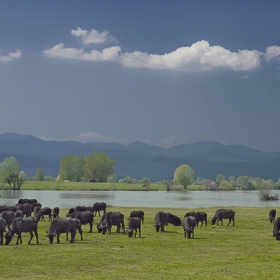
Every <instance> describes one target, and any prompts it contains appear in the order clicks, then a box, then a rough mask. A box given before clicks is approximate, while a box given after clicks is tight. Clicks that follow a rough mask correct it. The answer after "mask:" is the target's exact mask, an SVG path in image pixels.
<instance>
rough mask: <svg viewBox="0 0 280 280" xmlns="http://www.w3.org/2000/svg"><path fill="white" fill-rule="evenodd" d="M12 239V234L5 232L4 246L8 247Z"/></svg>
mask: <svg viewBox="0 0 280 280" xmlns="http://www.w3.org/2000/svg"><path fill="white" fill-rule="evenodd" d="M13 237H14V233H12V232H11V231H10V230H9V231H8V232H6V234H5V238H6V245H9V244H10V242H11V241H12V239H13Z"/></svg>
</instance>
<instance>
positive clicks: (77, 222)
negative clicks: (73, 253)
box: [66, 218, 84, 241]
mask: <svg viewBox="0 0 280 280" xmlns="http://www.w3.org/2000/svg"><path fill="white" fill-rule="evenodd" d="M68 219H73V220H75V222H76V229H77V230H78V231H79V233H80V236H81V240H84V238H83V231H82V224H81V221H80V220H79V219H76V218H68ZM66 241H68V232H67V233H66Z"/></svg>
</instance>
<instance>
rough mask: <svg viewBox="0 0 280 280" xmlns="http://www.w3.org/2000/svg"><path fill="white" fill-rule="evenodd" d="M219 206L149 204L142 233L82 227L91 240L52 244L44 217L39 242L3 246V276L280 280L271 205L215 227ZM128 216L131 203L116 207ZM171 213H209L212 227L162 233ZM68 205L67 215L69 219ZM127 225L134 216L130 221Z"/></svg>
mask: <svg viewBox="0 0 280 280" xmlns="http://www.w3.org/2000/svg"><path fill="white" fill-rule="evenodd" d="M216 209H217V208H207V209H158V208H142V210H143V211H144V212H145V221H144V224H143V226H142V237H141V238H139V237H138V235H137V237H136V238H134V237H132V238H128V236H127V234H115V233H113V232H114V231H112V234H111V235H109V234H106V235H102V234H100V233H98V232H97V229H96V224H97V223H98V221H99V219H100V218H99V217H95V221H94V223H95V225H94V230H93V233H88V231H89V226H88V225H84V226H83V232H84V240H83V241H81V240H80V237H79V234H77V235H76V241H75V243H74V244H70V243H69V242H66V239H65V234H63V235H62V236H61V238H60V240H61V243H60V244H56V243H54V244H52V245H50V244H49V242H48V239H47V237H46V236H45V232H46V230H48V227H49V222H39V241H40V244H39V245H35V239H34V240H32V241H31V244H32V245H27V242H28V239H29V235H28V234H23V236H22V239H23V244H21V245H18V246H16V245H15V242H16V240H12V242H11V244H10V245H9V246H5V245H3V246H0V257H1V259H0V264H1V273H0V279H278V278H279V272H280V265H279V262H280V253H279V252H280V250H279V249H280V247H279V246H280V243H279V242H277V241H276V240H275V238H273V237H272V227H273V225H272V224H270V223H269V220H268V212H269V210H270V208H268V207H264V208H256V207H252V208H246V207H233V208H232V209H233V210H235V211H236V225H235V226H234V227H233V226H226V224H227V223H226V222H225V223H224V226H220V225H219V226H216V225H215V226H211V225H210V219H211V218H212V217H213V215H214V213H215V211H216ZM108 210H110V211H120V212H121V213H123V214H124V215H125V219H127V217H128V216H129V213H130V212H131V211H132V210H138V208H137V209H136V208H132V207H128V208H126V207H109V209H108ZM160 210H164V211H169V212H171V213H172V214H175V215H177V216H179V217H180V218H183V216H184V215H185V213H186V212H188V211H198V210H200V211H205V212H206V213H207V214H208V226H207V227H204V226H203V227H200V226H199V227H196V228H195V238H194V239H185V238H184V234H183V229H182V227H175V226H173V225H168V226H167V227H166V228H165V232H155V228H154V226H153V222H154V217H155V214H156V213H157V212H158V211H160ZM65 214H66V209H65V210H62V211H61V215H60V216H65ZM126 224H127V220H126Z"/></svg>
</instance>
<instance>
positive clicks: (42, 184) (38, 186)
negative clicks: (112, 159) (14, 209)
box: [5, 181, 181, 191]
mask: <svg viewBox="0 0 280 280" xmlns="http://www.w3.org/2000/svg"><path fill="white" fill-rule="evenodd" d="M7 187H8V186H5V188H7ZM179 188H181V187H179ZM146 189H147V188H145V187H143V184H126V183H89V182H56V181H25V182H24V184H23V185H22V186H21V190H80V191H90V190H96V191H103V190H104V191H114V190H119V191H138V190H139V191H145V190H146ZM148 190H150V191H157V190H159V191H160V190H161V191H163V190H164V191H166V186H165V185H163V184H151V185H150V187H149V188H148Z"/></svg>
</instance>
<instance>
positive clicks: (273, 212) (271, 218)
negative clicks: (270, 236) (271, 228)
mask: <svg viewBox="0 0 280 280" xmlns="http://www.w3.org/2000/svg"><path fill="white" fill-rule="evenodd" d="M275 217H276V210H275V209H271V210H270V211H269V221H270V223H274V221H275Z"/></svg>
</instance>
